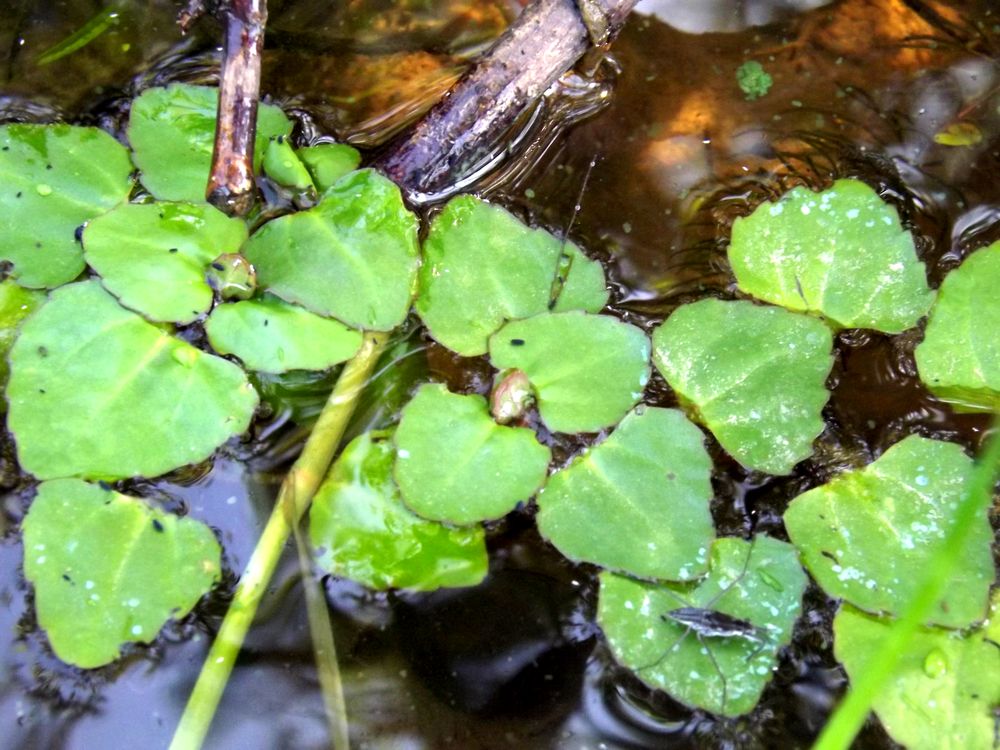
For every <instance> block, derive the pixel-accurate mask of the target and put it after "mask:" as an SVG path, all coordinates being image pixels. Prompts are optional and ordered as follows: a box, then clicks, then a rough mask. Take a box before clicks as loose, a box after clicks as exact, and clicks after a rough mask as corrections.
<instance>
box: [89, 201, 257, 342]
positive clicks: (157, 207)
mask: <svg viewBox="0 0 1000 750" xmlns="http://www.w3.org/2000/svg"><path fill="white" fill-rule="evenodd" d="M246 238H247V229H246V225H245V224H244V223H243V222H242V221H239V220H237V219H230V218H229V217H228V216H226V215H225V214H224V213H222V212H221V211H218V210H216V209H214V208H212V207H211V206H209V205H207V204H204V203H202V204H200V205H196V204H193V203H145V204H135V203H127V204H124V205H121V206H119V207H118V208H116V209H114V210H113V211H110V212H109V213H106V214H104V215H103V216H98V217H97V218H96V219H94V220H93V221H92V222H90V224H88V225H87V228H86V229H85V230H84V232H83V247H84V252H85V254H86V258H87V263H89V264H90V266H91V267H92V268H93V269H94V270H95V271H97V272H98V273H99V274H100V275H101V280H102V281H103V283H104V287H105V288H106V289H107V290H108V291H109V292H111V293H112V294H114V295H115V296H116V297H118V299H119V300H121V302H122V304H123V305H125V306H127V307H130V308H132V309H133V310H136V311H137V312H140V313H142V314H143V315H145V316H146V317H147V318H149V319H150V320H154V321H170V322H176V323H190V322H192V321H193V320H195V319H196V318H197V317H198V316H199V315H203V314H204V313H206V312H208V310H209V309H210V308H211V306H212V289H211V287H209V285H208V283H207V282H206V281H205V271H206V269H207V267H208V265H209V263H211V262H212V261H213V260H215V259H216V258H217V257H219V256H220V255H222V254H223V253H235V252H237V251H238V250H239V249H240V246H241V245H242V244H243V242H244V241H245V240H246Z"/></svg>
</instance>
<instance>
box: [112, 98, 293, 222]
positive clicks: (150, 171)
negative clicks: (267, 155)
mask: <svg viewBox="0 0 1000 750" xmlns="http://www.w3.org/2000/svg"><path fill="white" fill-rule="evenodd" d="M218 106H219V90H218V89H217V88H215V87H212V86H192V85H189V84H185V83H174V84H171V85H170V86H167V87H166V88H151V89H146V90H145V91H143V92H142V94H140V95H139V96H138V97H137V98H136V99H135V101H134V102H132V111H131V115H130V116H129V124H128V140H129V143H130V144H131V145H132V152H133V159H134V160H135V163H136V166H138V167H139V172H140V174H139V180H140V181H141V182H142V184H143V185H144V186H145V187H146V189H147V190H149V192H150V193H152V194H153V196H154V197H156V198H159V199H161V200H168V201H191V202H194V203H201V202H204V200H205V185H206V184H207V183H208V174H209V170H210V169H211V166H212V147H213V145H214V143H215V114H216V110H217V109H218ZM291 132H292V123H291V121H289V119H288V118H287V117H285V113H284V112H282V111H281V110H280V109H279V108H278V107H275V106H273V105H270V104H261V105H260V106H259V107H258V109H257V140H256V142H255V144H254V165H255V166H259V165H260V161H261V158H262V157H263V155H264V148H265V146H266V145H267V142H268V139H269V138H272V137H274V136H278V135H288V134H289V133H291Z"/></svg>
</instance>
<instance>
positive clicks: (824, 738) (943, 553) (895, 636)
mask: <svg viewBox="0 0 1000 750" xmlns="http://www.w3.org/2000/svg"><path fill="white" fill-rule="evenodd" d="M998 464H1000V435H994V436H993V437H992V438H990V440H989V442H988V443H987V444H986V447H985V449H984V450H983V453H982V455H981V456H980V459H979V461H978V463H977V465H976V468H975V471H974V472H973V475H972V480H971V481H970V482H969V490H968V492H966V494H965V497H963V498H962V501H961V502H960V503H959V505H958V507H957V508H956V509H955V523H954V524H953V525H952V527H951V529H950V530H949V532H948V534H947V535H946V536H945V538H944V540H942V543H941V544H939V545H938V547H937V549H936V550H934V554H933V555H932V556H931V559H930V560H929V562H928V565H927V573H926V574H925V575H924V578H923V581H922V582H921V584H920V586H919V587H918V588H917V594H916V596H914V597H913V598H912V599H911V600H910V601H909V603H908V604H907V607H906V609H904V610H903V613H902V615H901V616H900V618H899V619H898V620H897V621H896V623H895V624H894V625H893V626H892V628H891V629H890V630H889V633H888V634H887V635H886V636H885V638H883V639H882V643H881V644H880V645H879V648H878V649H876V650H875V658H874V659H872V661H871V662H869V664H868V665H867V668H866V669H865V671H864V673H862V674H860V675H858V677H857V679H856V680H853V681H852V682H851V686H850V689H849V690H848V692H847V696H846V697H845V698H844V700H843V701H841V703H840V705H839V706H838V707H837V709H836V711H834V713H833V716H832V717H831V718H830V721H829V722H827V724H826V726H825V727H824V728H823V731H822V732H821V733H820V736H819V739H817V740H816V744H815V745H813V750H847V748H849V747H850V746H851V743H852V742H853V741H854V738H855V736H857V734H858V732H859V731H860V730H861V726H862V725H863V724H864V722H865V719H866V718H867V716H868V712H869V711H870V710H871V706H872V702H873V701H874V700H875V697H876V696H877V695H878V694H879V692H880V691H881V690H882V689H883V688H884V687H885V685H886V683H888V682H889V680H890V679H892V677H893V676H894V674H895V671H896V666H897V664H898V663H899V659H900V657H901V656H903V655H904V654H905V653H906V652H907V650H908V648H909V646H910V641H911V640H912V638H913V636H914V635H915V634H916V632H917V630H919V629H920V627H921V626H922V625H923V624H924V623H925V622H927V620H928V619H930V617H931V614H932V612H933V610H934V607H935V606H936V604H937V603H938V601H940V599H941V595H942V594H943V593H944V591H945V588H946V587H947V585H948V582H949V581H950V580H951V577H952V574H953V573H954V572H955V569H956V568H957V567H958V561H959V558H960V557H961V555H962V548H963V546H964V545H965V542H966V540H967V539H968V536H969V532H970V531H971V530H972V528H973V526H974V525H975V524H976V523H978V522H979V521H980V520H981V519H982V514H983V513H985V512H986V508H987V507H989V503H990V498H991V497H992V489H993V484H994V481H995V479H996V475H997V466H998Z"/></svg>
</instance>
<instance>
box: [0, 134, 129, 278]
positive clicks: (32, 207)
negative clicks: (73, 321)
mask: <svg viewBox="0 0 1000 750" xmlns="http://www.w3.org/2000/svg"><path fill="white" fill-rule="evenodd" d="M131 173H132V163H131V162H130V161H129V158H128V151H126V150H125V148H124V147H123V146H122V145H121V144H120V143H118V141H116V140H115V139H114V138H112V137H111V136H110V135H108V134H107V133H105V132H103V131H101V130H98V129H97V128H81V127H75V126H72V125H3V126H0V185H2V186H0V260H6V261H10V262H11V263H13V265H14V268H13V270H12V271H11V276H13V277H14V278H15V279H17V282H18V283H19V284H21V285H22V286H27V287H56V286H59V285H60V284H65V283H66V282H68V281H72V280H73V279H75V278H76V277H77V276H79V275H80V272H81V271H83V266H84V263H83V250H81V248H80V243H79V242H78V241H77V239H76V232H77V230H78V229H79V228H80V226H81V225H82V224H83V223H84V222H86V221H89V220H90V219H93V218H94V217H95V216H99V215H100V214H102V213H104V212H105V211H107V210H108V209H109V208H111V207H113V206H115V205H117V204H118V203H121V202H122V201H123V200H125V199H126V198H127V197H128V194H129V191H130V190H131V189H132V180H131V179H130V174H131Z"/></svg>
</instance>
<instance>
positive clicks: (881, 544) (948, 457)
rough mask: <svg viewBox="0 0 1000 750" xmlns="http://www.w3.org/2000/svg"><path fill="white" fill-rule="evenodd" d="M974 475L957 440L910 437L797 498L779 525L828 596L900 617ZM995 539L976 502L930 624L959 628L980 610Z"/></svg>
mask: <svg viewBox="0 0 1000 750" xmlns="http://www.w3.org/2000/svg"><path fill="white" fill-rule="evenodd" d="M971 472H972V460H971V459H970V458H969V457H968V456H966V455H965V453H964V452H963V451H962V448H961V447H960V446H958V445H956V444H954V443H946V442H942V441H939V440H929V439H927V438H924V437H920V436H918V435H911V436H909V437H907V438H905V439H904V440H902V441H900V442H899V443H897V444H896V445H894V446H893V447H892V448H890V449H889V450H887V451H886V452H885V453H884V454H882V456H881V457H880V458H879V459H878V460H877V461H875V462H874V463H872V464H870V465H869V466H866V467H865V468H864V469H861V470H859V471H851V472H847V473H845V474H841V475H840V476H838V477H836V478H834V479H833V480H832V481H830V482H828V483H827V484H825V485H823V486H821V487H817V488H816V489H813V490H810V491H809V492H806V493H804V494H802V495H799V496H798V497H797V498H795V499H794V500H793V501H792V502H791V504H790V505H789V506H788V510H787V511H786V512H785V527H786V529H787V530H788V535H789V537H790V538H791V540H792V542H793V543H794V544H795V546H796V547H798V549H799V551H800V552H801V554H802V560H803V562H804V563H805V565H806V567H807V568H808V569H809V572H810V573H812V575H813V577H814V578H815V579H816V581H817V582H818V583H819V585H820V586H822V587H823V590H824V591H826V592H827V593H828V594H829V595H830V596H834V597H837V598H841V599H845V600H847V601H848V602H850V603H851V604H853V605H854V606H856V607H859V608H860V609H863V610H865V611H867V612H871V613H873V614H880V613H887V614H892V615H897V616H898V615H899V614H900V613H901V612H902V610H903V609H904V608H905V607H906V603H907V602H909V601H910V600H911V599H913V597H914V596H916V594H917V589H916V586H917V584H919V583H920V581H922V580H923V572H924V571H925V570H926V567H927V564H928V562H929V561H930V559H931V557H932V555H933V551H934V549H935V547H936V545H937V544H939V543H940V542H941V541H942V540H943V539H944V538H945V536H946V535H947V533H948V530H949V528H950V527H951V523H952V513H953V511H954V509H955V507H956V506H957V504H958V502H959V501H960V500H961V499H962V498H963V496H964V495H965V492H966V489H967V486H968V482H969V477H970V474H971ZM992 537H993V535H992V532H991V530H990V524H989V521H988V520H987V518H986V509H985V508H983V509H982V512H981V514H980V519H979V522H978V523H977V524H976V526H975V527H974V530H973V531H972V532H971V533H970V535H969V537H968V542H967V544H966V545H965V547H964V548H963V550H962V557H961V561H960V563H959V565H958V567H957V569H956V573H955V575H954V577H953V578H952V579H951V581H950V583H949V585H948V590H947V592H946V593H945V595H944V596H943V598H942V599H941V601H940V603H939V604H938V606H937V607H936V608H935V610H934V616H933V618H932V620H931V621H932V622H933V623H935V624H938V625H944V626H946V627H953V628H963V627H967V626H968V625H970V624H971V623H973V622H975V621H977V620H980V619H982V618H983V616H984V615H985V614H986V605H987V599H988V597H989V588H990V584H991V583H992V582H993V579H994V577H995V575H996V573H995V570H994V568H993V558H992V555H991V553H990V543H991V540H992Z"/></svg>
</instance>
